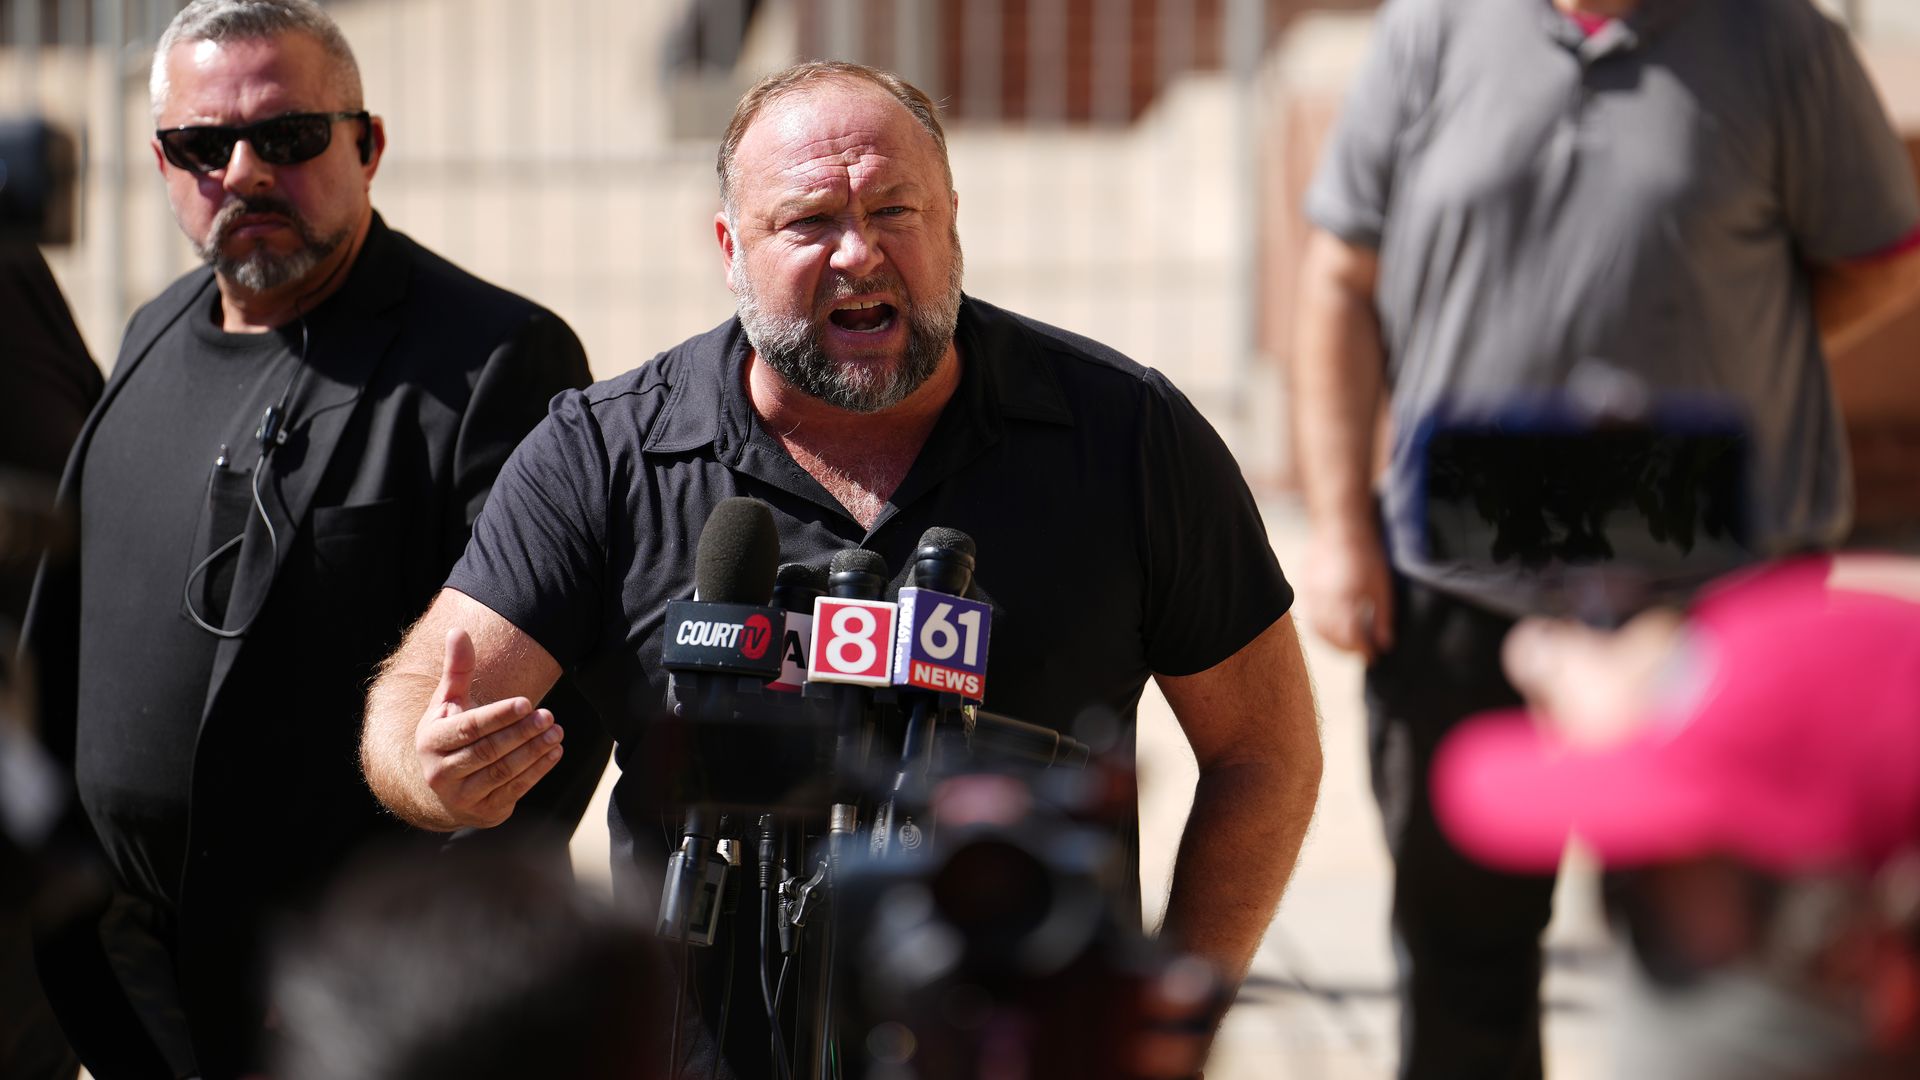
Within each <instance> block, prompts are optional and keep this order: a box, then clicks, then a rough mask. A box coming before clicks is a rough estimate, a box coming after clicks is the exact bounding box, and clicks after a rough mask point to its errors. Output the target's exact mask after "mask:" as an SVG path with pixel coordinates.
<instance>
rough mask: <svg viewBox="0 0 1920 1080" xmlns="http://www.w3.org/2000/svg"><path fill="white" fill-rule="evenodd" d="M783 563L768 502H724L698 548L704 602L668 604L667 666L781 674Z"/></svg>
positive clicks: (698, 587)
mask: <svg viewBox="0 0 1920 1080" xmlns="http://www.w3.org/2000/svg"><path fill="white" fill-rule="evenodd" d="M779 561H780V537H779V533H778V531H776V530H775V528H774V525H773V514H772V512H771V511H769V510H768V509H767V506H766V504H765V503H762V502H760V501H758V500H756V499H747V498H738V497H736V498H731V499H723V500H721V502H720V504H719V505H718V506H715V507H714V508H713V513H711V514H709V515H708V517H707V524H706V527H705V528H704V529H702V530H701V532H700V543H699V547H698V548H697V549H696V550H695V553H694V584H695V591H694V596H695V597H696V599H693V600H673V601H669V602H668V604H667V622H666V632H665V643H664V644H663V645H662V646H661V649H660V654H661V655H660V662H661V666H662V667H664V668H666V669H667V670H669V671H676V672H681V671H684V672H705V673H712V674H716V675H744V676H751V677H755V678H759V679H763V680H768V681H771V680H773V679H777V678H779V677H780V661H781V649H780V645H781V639H782V637H783V636H784V633H785V628H786V618H787V616H786V612H784V611H781V610H780V609H778V608H774V607H769V606H767V599H768V597H769V596H771V595H772V593H773V586H774V577H775V571H776V566H777V564H778V563H779Z"/></svg>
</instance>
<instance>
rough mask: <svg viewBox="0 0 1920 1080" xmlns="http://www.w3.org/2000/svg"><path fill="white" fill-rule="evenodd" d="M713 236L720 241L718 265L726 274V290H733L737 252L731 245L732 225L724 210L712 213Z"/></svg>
mask: <svg viewBox="0 0 1920 1080" xmlns="http://www.w3.org/2000/svg"><path fill="white" fill-rule="evenodd" d="M713 237H714V239H715V240H718V241H719V242H720V266H721V268H722V269H724V270H725V271H726V274H727V290H728V291H729V292H731V291H732V290H733V260H734V259H735V258H737V257H738V254H739V253H738V252H736V251H735V250H734V247H733V239H734V238H733V225H732V223H731V222H729V221H728V220H727V212H726V211H725V210H722V211H720V212H719V213H717V214H715V215H713Z"/></svg>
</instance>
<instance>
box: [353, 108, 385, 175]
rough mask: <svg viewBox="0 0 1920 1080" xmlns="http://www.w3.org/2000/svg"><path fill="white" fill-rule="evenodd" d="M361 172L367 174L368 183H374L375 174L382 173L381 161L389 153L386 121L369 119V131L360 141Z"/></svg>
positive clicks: (376, 118)
mask: <svg viewBox="0 0 1920 1080" xmlns="http://www.w3.org/2000/svg"><path fill="white" fill-rule="evenodd" d="M359 149H360V170H361V171H362V172H364V173H366V176H367V183H368V184H372V183H373V174H374V173H377V172H379V171H380V159H381V158H382V157H383V156H385V155H386V152H387V125H386V121H384V120H382V119H380V118H379V117H377V116H373V117H368V118H367V130H366V131H365V132H363V133H362V134H361V136H360V139H359Z"/></svg>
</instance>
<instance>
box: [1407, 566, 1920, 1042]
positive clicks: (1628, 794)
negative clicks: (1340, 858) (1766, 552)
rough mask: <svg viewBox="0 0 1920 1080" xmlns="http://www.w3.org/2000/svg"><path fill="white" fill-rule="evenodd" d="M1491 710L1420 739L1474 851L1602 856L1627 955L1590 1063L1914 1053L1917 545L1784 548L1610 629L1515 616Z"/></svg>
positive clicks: (1918, 916)
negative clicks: (1826, 551) (1506, 690)
mask: <svg viewBox="0 0 1920 1080" xmlns="http://www.w3.org/2000/svg"><path fill="white" fill-rule="evenodd" d="M1504 662H1505V667H1506V669H1507V674H1508V676H1509V677H1510V678H1511V679H1512V680H1513V682H1514V685H1515V686H1516V687H1518V688H1519V689H1520V690H1521V692H1522V693H1523V694H1524V695H1525V697H1526V701H1527V705H1526V706H1525V707H1524V708H1521V709H1516V710H1507V711H1501V712H1493V713H1485V714H1481V715H1479V716H1477V717H1474V718H1473V719H1471V720H1470V721H1468V722H1467V723H1465V724H1463V725H1462V726H1461V727H1459V728H1458V729H1457V730H1456V731H1455V732H1454V733H1453V734H1452V735H1451V736H1450V737H1449V738H1448V739H1447V740H1446V741H1444V742H1443V743H1442V744H1441V746H1440V748H1439V750H1438V751H1437V753H1436V755H1435V762H1434V769H1433V774H1432V778H1431V783H1432V792H1433V802H1434V810H1435V813H1436V815H1437V817H1438V819H1439V822H1440V824H1441V826H1442V828H1443V829H1444V830H1445V831H1446V833H1447V835H1448V837H1449V838H1450V839H1451V840H1452V841H1453V842H1454V843H1455V844H1456V845H1457V846H1459V848H1460V849H1461V850H1462V851H1464V852H1465V853H1466V854H1468V855H1470V856H1471V857H1473V858H1475V859H1477V860H1479V861H1481V862H1482V863H1484V864H1486V865H1489V866H1492V867H1495V868H1499V869H1503V870H1510V871H1516V872H1522V871H1536V872H1538V871H1547V870H1551V869H1552V868H1553V867H1554V866H1556V865H1557V864H1558V862H1559V859H1560V853H1561V851H1562V850H1563V848H1564V847H1565V846H1566V843H1567V841H1568V839H1569V837H1573V838H1576V839H1577V840H1578V841H1579V842H1581V843H1583V844H1584V845H1585V846H1586V847H1587V848H1589V849H1590V850H1592V851H1593V852H1594V853H1595V854H1596V855H1597V856H1598V857H1599V859H1600V860H1601V861H1602V862H1603V863H1604V864H1605V865H1606V866H1607V867H1609V868H1610V869H1619V870H1624V871H1626V872H1625V873H1622V874H1616V875H1614V876H1613V877H1611V879H1610V881H1609V900H1610V907H1611V910H1612V911H1613V913H1614V914H1615V916H1616V917H1617V918H1616V921H1617V922H1618V923H1620V924H1621V925H1622V926H1623V928H1624V929H1625V931H1626V934H1627V937H1628V941H1629V943H1630V945H1631V946H1632V951H1633V954H1634V957H1635V959H1636V964H1635V965H1634V970H1633V972H1632V974H1631V976H1630V978H1631V979H1632V983H1631V985H1632V987H1633V988H1634V992H1630V993H1628V994H1627V995H1625V999H1624V1000H1625V1005H1624V1008H1623V1015H1622V1017H1621V1021H1622V1024H1623V1026H1624V1028H1625V1032H1624V1033H1625V1034H1628V1035H1629V1036H1630V1037H1628V1038H1622V1039H1620V1040H1618V1041H1617V1043H1616V1051H1615V1053H1616V1061H1615V1070H1616V1072H1617V1074H1618V1075H1622V1076H1627V1075H1632V1076H1635V1077H1657V1076H1687V1077H1694V1078H1699V1077H1719V1076H1728V1077H1733V1076H1739V1077H1746V1078H1752V1077H1773V1076H1780V1077H1788V1076H1794V1077H1798V1076H1848V1077H1855V1076H1912V1075H1916V1072H1915V1070H1916V1069H1920V1038H1916V1028H1917V1027H1920V961H1917V960H1916V954H1920V560H1915V559H1910V558H1898V557H1891V556H1887V557H1869V556H1842V557H1838V558H1806V559H1799V560H1794V561H1789V562H1786V563H1781V564H1775V565H1772V566H1768V567H1766V568H1763V569H1760V570H1756V571H1752V572H1749V573H1746V574H1742V575H1737V576H1735V577H1734V578H1732V579H1730V580H1728V581H1726V582H1725V583H1723V584H1720V585H1717V586H1716V587H1715V588H1713V589H1712V590H1711V591H1709V592H1708V593H1706V594H1705V595H1704V596H1703V597H1702V598H1701V599H1700V601H1699V602H1698V603H1697V604H1696V605H1695V606H1694V608H1693V609H1692V610H1691V611H1690V612H1689V613H1688V614H1687V615H1686V616H1685V617H1684V618H1682V617H1680V616H1679V615H1677V614H1675V613H1672V612H1650V613H1648V614H1645V615H1642V616H1640V617H1639V618H1638V619H1636V620H1635V621H1634V622H1632V623H1629V624H1628V625H1627V626H1626V627H1625V628H1623V629H1622V630H1621V631H1619V632H1617V633H1612V634H1608V633H1603V632H1599V631H1594V630H1590V629H1587V628H1584V627H1581V626H1579V625H1577V624H1571V623H1565V622H1560V621H1553V620H1528V621H1525V622H1523V623H1521V624H1520V626H1519V627H1518V628H1517V629H1516V630H1515V632H1514V633H1513V634H1512V635H1511V636H1510V637H1509V638H1508V640H1507V643H1506V646H1505V650H1504Z"/></svg>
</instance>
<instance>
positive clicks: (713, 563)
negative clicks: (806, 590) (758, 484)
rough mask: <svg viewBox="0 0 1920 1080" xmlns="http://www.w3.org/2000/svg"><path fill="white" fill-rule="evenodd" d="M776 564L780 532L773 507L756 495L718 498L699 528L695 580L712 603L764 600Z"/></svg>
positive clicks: (707, 599) (703, 599)
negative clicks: (776, 525)
mask: <svg viewBox="0 0 1920 1080" xmlns="http://www.w3.org/2000/svg"><path fill="white" fill-rule="evenodd" d="M779 563H780V532H779V530H777V529H775V528H774V526H773V511H771V510H769V509H767V504H766V503H763V502H761V501H760V500H758V499H748V498H743V497H740V496H735V497H734V498H731V499H722V500H720V505H718V506H716V507H714V508H713V513H711V514H708V515H707V524H706V527H705V528H703V529H701V530H700V545H699V547H698V548H697V549H696V550H695V552H694V556H693V582H694V587H695V588H697V589H699V591H700V592H699V595H700V599H701V600H702V601H704V602H706V603H710V604H765V603H766V602H767V598H768V597H769V596H771V595H773V579H774V573H775V569H776V567H778V565H779Z"/></svg>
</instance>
